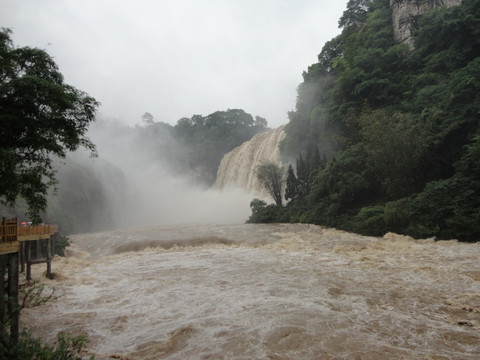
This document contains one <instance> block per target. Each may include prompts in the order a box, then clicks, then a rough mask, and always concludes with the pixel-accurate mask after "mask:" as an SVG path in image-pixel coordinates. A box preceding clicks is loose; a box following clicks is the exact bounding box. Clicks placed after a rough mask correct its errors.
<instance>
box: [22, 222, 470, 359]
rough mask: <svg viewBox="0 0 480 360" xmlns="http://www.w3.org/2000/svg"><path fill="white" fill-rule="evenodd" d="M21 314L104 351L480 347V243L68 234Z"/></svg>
mask: <svg viewBox="0 0 480 360" xmlns="http://www.w3.org/2000/svg"><path fill="white" fill-rule="evenodd" d="M71 242H72V246H71V247H70V249H69V251H68V256H67V257H66V258H60V257H56V258H55V261H54V262H53V271H54V273H55V274H56V278H55V279H54V280H47V279H44V278H43V277H42V272H43V271H44V270H45V266H44V265H35V266H34V269H33V270H34V277H35V278H37V279H41V280H40V281H41V282H42V283H44V284H47V286H55V287H58V288H61V289H63V291H64V292H65V294H64V296H62V297H61V298H60V299H59V300H56V301H52V302H49V303H47V304H46V305H43V306H40V307H37V308H33V309H28V310H25V311H24V312H23V313H22V316H21V323H22V326H24V327H28V328H30V329H31V330H32V332H33V333H34V335H36V336H38V337H42V338H43V339H45V340H48V341H54V339H55V335H56V333H57V332H59V331H69V332H73V333H76V332H84V333H85V334H86V335H87V336H88V337H89V339H90V342H89V344H88V346H87V351H88V354H94V355H95V358H96V359H480V262H479V255H480V245H479V244H462V243H457V242H456V241H441V242H433V241H432V240H420V241H415V240H412V239H411V238H408V237H403V236H398V235H393V234H387V235H386V236H385V237H383V238H373V237H361V236H358V235H354V234H349V233H345V232H341V231H337V230H333V229H325V228H322V227H318V226H311V225H189V226H169V227H159V228H149V229H140V230H136V231H135V230H132V231H116V232H104V233H95V234H86V235H76V236H72V237H71Z"/></svg>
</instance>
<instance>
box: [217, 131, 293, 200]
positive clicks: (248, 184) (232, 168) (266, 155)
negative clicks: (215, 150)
mask: <svg viewBox="0 0 480 360" xmlns="http://www.w3.org/2000/svg"><path fill="white" fill-rule="evenodd" d="M284 128H285V126H280V127H278V128H276V129H272V130H270V131H267V132H264V133H262V134H258V135H256V136H254V137H253V138H252V139H251V140H249V141H247V142H245V143H243V144H242V145H240V146H238V147H237V148H235V149H233V150H232V151H231V152H229V153H228V154H226V155H225V156H224V157H223V159H222V162H221V163H220V166H219V168H218V172H217V181H216V183H215V185H214V188H216V189H231V188H241V189H244V190H247V191H248V192H250V193H252V194H256V195H265V193H264V190H263V189H262V187H261V186H260V184H259V182H258V180H257V177H256V171H255V169H256V168H257V166H258V165H261V164H262V163H265V162H274V163H278V164H280V163H281V160H280V149H279V144H280V142H281V141H282V140H283V139H284V138H285V131H284Z"/></svg>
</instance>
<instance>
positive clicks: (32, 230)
mask: <svg viewBox="0 0 480 360" xmlns="http://www.w3.org/2000/svg"><path fill="white" fill-rule="evenodd" d="M57 236H58V226H57V225H35V226H31V225H20V226H19V225H18V220H17V219H16V218H14V219H6V218H3V219H2V222H1V224H0V278H1V280H2V284H1V285H0V323H1V324H0V330H2V331H3V330H5V329H6V327H5V324H6V321H8V322H9V323H10V324H9V325H10V338H11V340H12V341H13V342H16V341H17V340H18V286H19V265H20V266H21V271H22V272H23V271H25V264H26V265H27V274H26V278H27V280H30V279H31V265H32V264H36V263H45V262H46V263H47V277H49V278H50V277H51V276H52V272H51V269H52V268H51V262H52V259H53V256H54V255H55V240H56V238H57ZM6 274H7V281H6V282H5V275H6ZM0 335H1V336H2V337H3V336H5V335H6V334H0Z"/></svg>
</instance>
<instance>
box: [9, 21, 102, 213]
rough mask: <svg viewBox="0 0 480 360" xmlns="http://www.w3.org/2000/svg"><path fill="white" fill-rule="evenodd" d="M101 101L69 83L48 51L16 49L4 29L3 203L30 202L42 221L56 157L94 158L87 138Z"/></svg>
mask: <svg viewBox="0 0 480 360" xmlns="http://www.w3.org/2000/svg"><path fill="white" fill-rule="evenodd" d="M98 105H99V103H98V102H97V101H96V100H95V99H94V98H92V97H90V96H88V95H87V94H86V93H84V92H82V91H80V90H77V89H76V88H74V87H72V86H70V85H68V84H65V83H64V81H63V76H62V74H61V73H60V72H59V70H58V67H57V65H56V64H55V62H54V61H53V59H52V57H50V56H49V55H48V54H47V53H46V52H45V51H44V50H41V49H36V48H29V47H23V48H16V47H14V46H13V43H12V41H11V39H10V30H8V29H2V30H0V201H1V202H2V203H3V204H6V205H9V206H13V205H14V204H15V202H16V200H17V199H18V198H19V197H21V198H24V199H25V200H26V203H27V205H28V214H29V216H31V217H32V220H35V221H40V215H39V214H40V212H41V211H43V210H45V208H46V205H47V190H48V188H49V187H50V186H52V185H54V184H55V183H56V178H55V169H54V166H53V157H55V156H56V157H59V158H64V157H65V155H66V153H67V152H68V151H74V150H76V149H78V148H79V147H80V146H83V147H85V148H86V149H88V150H90V152H91V153H92V155H96V152H95V145H94V144H93V143H92V142H91V141H90V139H89V138H88V137H86V135H85V134H86V132H87V129H88V126H89V124H90V123H91V122H93V121H94V118H95V113H96V109H97V107H98Z"/></svg>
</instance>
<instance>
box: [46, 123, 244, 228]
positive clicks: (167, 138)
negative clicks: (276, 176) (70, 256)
mask: <svg viewBox="0 0 480 360" xmlns="http://www.w3.org/2000/svg"><path fill="white" fill-rule="evenodd" d="M155 125H158V126H154V127H148V128H147V127H144V126H141V125H137V126H135V127H130V126H127V125H124V124H123V123H120V122H118V121H111V120H105V119H99V120H98V121H97V122H96V123H95V124H93V125H92V126H91V128H90V129H89V134H88V136H89V137H90V139H91V140H92V142H93V143H94V144H95V145H96V147H97V152H98V157H97V158H92V157H91V156H90V154H89V153H87V152H86V151H85V150H79V151H77V152H75V153H72V154H70V155H69V156H68V158H67V159H66V161H65V163H64V164H60V166H59V169H58V179H59V184H58V191H57V194H56V196H54V199H53V205H51V206H49V208H50V213H53V215H51V217H53V218H54V219H53V220H52V221H57V222H61V223H62V222H63V223H65V222H67V223H68V224H66V227H67V228H68V229H69V230H70V231H71V232H73V233H78V232H88V231H100V230H107V229H126V228H134V227H152V226H160V225H178V224H205V223H209V224H233V223H244V222H245V221H246V219H247V218H248V216H249V213H250V208H249V203H250V201H251V200H252V196H251V195H250V194H248V193H247V192H246V191H245V190H242V189H230V190H218V189H211V188H208V187H205V185H203V184H200V183H198V181H197V180H196V173H195V171H194V170H192V169H187V168H186V167H185V163H186V158H187V156H188V155H187V154H186V151H185V149H184V148H183V147H182V146H181V145H180V144H179V143H178V142H177V141H176V140H175V139H174V138H173V137H172V136H171V134H170V133H169V131H168V127H162V125H161V124H160V123H158V124H155ZM152 129H154V131H155V133H154V134H153V133H152ZM52 209H53V210H52ZM55 209H56V210H55ZM59 210H60V212H61V213H62V216H63V218H62V219H59V218H61V217H62V216H60V215H61V214H60V213H59ZM87 212H88V213H87ZM65 214H70V216H69V217H68V219H67V220H65V216H66V215H65Z"/></svg>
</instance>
